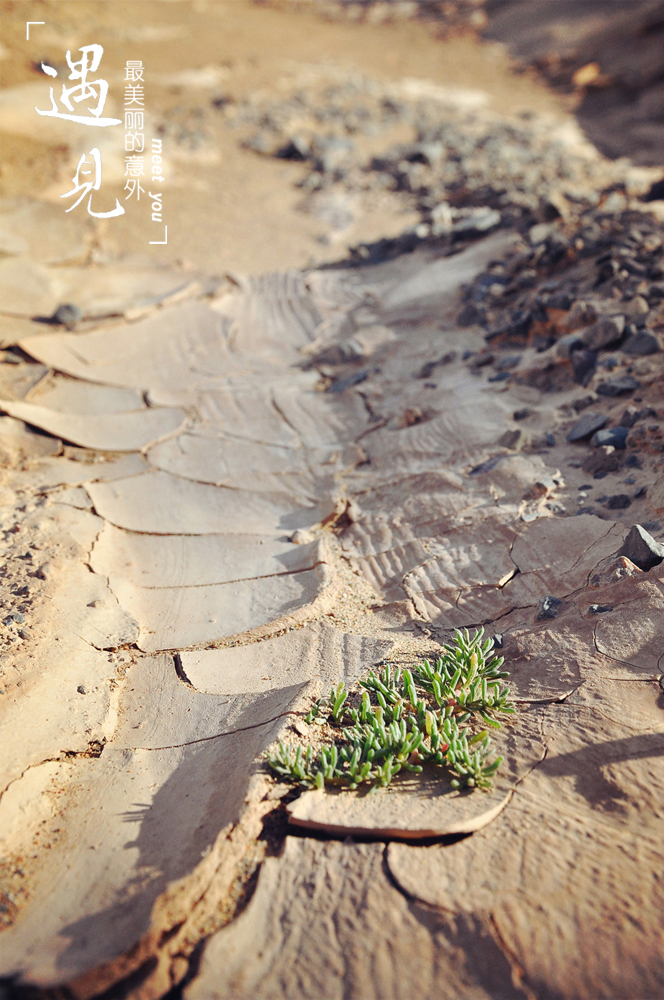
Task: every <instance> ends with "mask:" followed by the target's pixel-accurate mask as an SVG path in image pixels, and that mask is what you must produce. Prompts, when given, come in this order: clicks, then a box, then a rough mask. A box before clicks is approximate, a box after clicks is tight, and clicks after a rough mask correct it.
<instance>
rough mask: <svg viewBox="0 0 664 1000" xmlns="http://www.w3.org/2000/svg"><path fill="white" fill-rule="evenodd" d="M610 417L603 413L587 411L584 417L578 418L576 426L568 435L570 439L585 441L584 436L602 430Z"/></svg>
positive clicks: (586, 436)
mask: <svg viewBox="0 0 664 1000" xmlns="http://www.w3.org/2000/svg"><path fill="white" fill-rule="evenodd" d="M608 419H609V418H608V417H607V416H605V414H603V413H586V415H585V416H584V417H581V419H580V420H578V421H577V422H576V423H575V424H574V427H572V429H571V431H570V432H569V434H568V435H567V440H568V441H583V439H584V438H588V437H590V435H591V434H594V433H595V431H599V430H601V428H602V427H604V425H605V424H606V423H607V421H608Z"/></svg>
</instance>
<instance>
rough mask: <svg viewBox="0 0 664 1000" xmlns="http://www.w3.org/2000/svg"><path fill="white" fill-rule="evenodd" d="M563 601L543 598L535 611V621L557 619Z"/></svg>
mask: <svg viewBox="0 0 664 1000" xmlns="http://www.w3.org/2000/svg"><path fill="white" fill-rule="evenodd" d="M562 603H563V602H562V601H561V600H560V598H559V597H551V595H548V596H547V597H542V598H541V599H540V600H539V601H538V602H537V608H536V610H535V621H536V622H541V621H545V620H546V619H549V618H555V617H556V616H557V614H558V612H559V611H560V607H561V605H562Z"/></svg>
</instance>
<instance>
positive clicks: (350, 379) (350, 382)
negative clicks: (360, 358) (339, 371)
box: [327, 370, 369, 392]
mask: <svg viewBox="0 0 664 1000" xmlns="http://www.w3.org/2000/svg"><path fill="white" fill-rule="evenodd" d="M368 378H369V372H368V371H366V370H365V371H361V372H353V374H352V375H346V376H345V378H339V379H337V380H336V382H333V383H332V384H331V385H330V386H329V388H328V390H327V391H328V392H345V390H346V389H350V388H351V386H354V385H359V384H360V382H364V381H365V380H366V379H368Z"/></svg>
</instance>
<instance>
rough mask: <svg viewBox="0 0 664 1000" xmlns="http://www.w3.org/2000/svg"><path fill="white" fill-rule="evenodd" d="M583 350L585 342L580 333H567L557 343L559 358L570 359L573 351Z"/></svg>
mask: <svg viewBox="0 0 664 1000" xmlns="http://www.w3.org/2000/svg"><path fill="white" fill-rule="evenodd" d="M578 350H583V341H582V340H581V338H580V336H579V335H578V333H567V334H565V336H564V337H561V338H560V340H558V341H557V343H556V354H557V355H558V357H559V358H569V357H570V355H571V354H572V351H578Z"/></svg>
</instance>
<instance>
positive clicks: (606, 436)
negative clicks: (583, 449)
mask: <svg viewBox="0 0 664 1000" xmlns="http://www.w3.org/2000/svg"><path fill="white" fill-rule="evenodd" d="M628 434H629V428H628V427H607V428H606V430H603V431H597V433H596V434H593V436H592V438H591V439H590V443H591V444H592V445H593V446H594V447H595V448H599V447H601V446H602V445H604V444H610V445H613V447H614V448H617V449H618V450H619V451H624V450H625V441H626V440H627V435H628Z"/></svg>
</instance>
